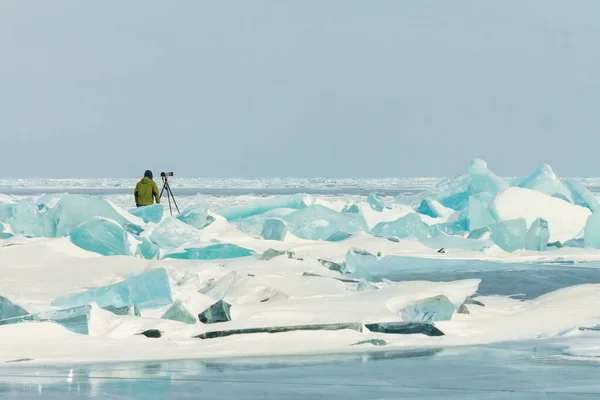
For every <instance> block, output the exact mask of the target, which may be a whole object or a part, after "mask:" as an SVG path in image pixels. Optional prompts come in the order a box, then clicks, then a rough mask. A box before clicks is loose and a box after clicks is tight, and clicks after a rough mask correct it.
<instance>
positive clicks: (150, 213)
mask: <svg viewBox="0 0 600 400" xmlns="http://www.w3.org/2000/svg"><path fill="white" fill-rule="evenodd" d="M164 210H165V208H164V207H163V205H162V204H152V205H150V206H145V207H137V208H133V209H131V210H129V213H130V214H132V215H135V216H136V217H139V218H141V219H142V220H143V221H144V222H145V223H148V222H153V223H155V224H158V223H159V222H160V221H161V220H162V217H163V213H164Z"/></svg>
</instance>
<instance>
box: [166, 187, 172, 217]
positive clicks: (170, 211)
mask: <svg viewBox="0 0 600 400" xmlns="http://www.w3.org/2000/svg"><path fill="white" fill-rule="evenodd" d="M167 199H168V200H169V213H170V214H171V217H172V216H173V209H172V208H171V196H169V188H168V187H167Z"/></svg>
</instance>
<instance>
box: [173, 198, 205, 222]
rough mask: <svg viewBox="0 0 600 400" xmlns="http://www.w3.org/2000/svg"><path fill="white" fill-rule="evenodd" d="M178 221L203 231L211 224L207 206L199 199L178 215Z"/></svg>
mask: <svg viewBox="0 0 600 400" xmlns="http://www.w3.org/2000/svg"><path fill="white" fill-rule="evenodd" d="M177 219H178V220H180V221H181V222H185V223H186V224H188V225H191V226H193V227H194V228H196V229H202V228H204V227H205V226H206V225H208V223H209V218H208V213H207V206H206V204H204V202H203V201H202V200H200V199H197V200H195V201H194V202H192V203H191V204H190V205H188V206H187V207H186V208H185V209H183V210H182V211H181V213H179V214H178V215H177Z"/></svg>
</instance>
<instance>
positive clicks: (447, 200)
mask: <svg viewBox="0 0 600 400" xmlns="http://www.w3.org/2000/svg"><path fill="white" fill-rule="evenodd" d="M440 203H441V204H442V205H443V206H444V207H448V208H451V209H453V210H462V209H463V208H465V207H466V206H467V205H468V204H469V192H468V191H464V192H460V193H456V194H452V195H450V196H447V197H443V198H441V199H440Z"/></svg>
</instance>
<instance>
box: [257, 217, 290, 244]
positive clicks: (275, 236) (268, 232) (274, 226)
mask: <svg viewBox="0 0 600 400" xmlns="http://www.w3.org/2000/svg"><path fill="white" fill-rule="evenodd" d="M286 234H287V225H286V223H285V222H284V221H282V220H280V219H268V220H266V221H265V223H264V225H263V229H262V233H261V236H262V237H263V239H266V240H279V241H283V240H284V239H285V235H286Z"/></svg>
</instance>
